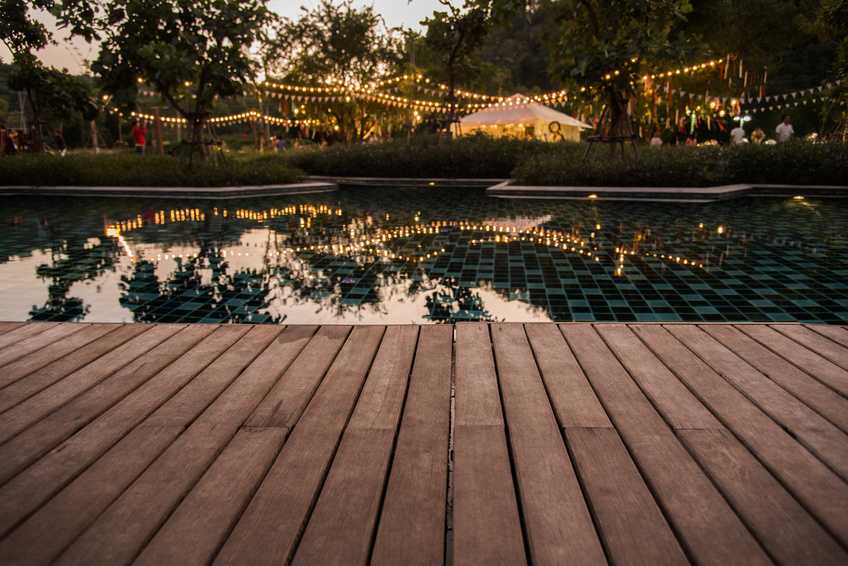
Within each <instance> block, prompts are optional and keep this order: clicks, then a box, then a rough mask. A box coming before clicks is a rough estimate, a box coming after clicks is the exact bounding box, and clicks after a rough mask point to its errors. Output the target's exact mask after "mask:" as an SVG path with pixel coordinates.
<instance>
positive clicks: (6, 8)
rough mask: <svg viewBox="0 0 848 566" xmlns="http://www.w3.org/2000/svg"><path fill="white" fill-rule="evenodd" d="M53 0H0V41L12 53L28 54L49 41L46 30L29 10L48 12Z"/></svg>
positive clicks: (13, 54)
mask: <svg viewBox="0 0 848 566" xmlns="http://www.w3.org/2000/svg"><path fill="white" fill-rule="evenodd" d="M53 7H54V2H53V0H0V41H2V42H3V44H4V45H5V46H6V48H7V49H8V50H9V51H10V52H11V53H12V56H13V57H14V56H15V55H17V54H19V53H28V52H30V51H32V50H35V49H41V48H42V47H45V46H46V45H47V44H48V43H50V41H51V39H52V38H51V36H50V33H49V32H48V31H47V28H46V27H45V26H44V24H42V23H41V22H39V21H38V20H36V19H35V18H34V17H33V16H32V13H31V12H30V10H32V9H36V10H49V9H51V8H53Z"/></svg>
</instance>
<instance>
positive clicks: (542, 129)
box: [458, 94, 591, 142]
mask: <svg viewBox="0 0 848 566" xmlns="http://www.w3.org/2000/svg"><path fill="white" fill-rule="evenodd" d="M552 122H557V123H559V126H560V133H561V134H562V138H560V137H559V136H558V135H556V134H552V133H551V130H550V124H551V123H552ZM554 128H556V126H554ZM588 128H591V126H589V125H588V124H584V123H583V122H581V121H580V120H576V119H574V118H572V117H571V116H569V115H568V114H563V113H562V112H557V111H556V110H554V109H553V108H548V107H547V106H543V105H541V104H539V103H538V102H533V101H532V100H530V99H529V98H527V97H524V96H521V95H520V94H516V95H513V96H511V97H509V98H508V99H507V100H506V101H504V102H503V103H500V104H494V105H492V106H489V107H488V108H485V109H483V110H481V111H479V112H475V113H474V114H469V115H468V116H465V117H464V118H462V119H461V120H460V121H459V126H458V131H459V132H460V133H463V134H471V133H475V132H484V133H486V134H489V135H491V136H494V137H518V138H534V139H539V140H544V141H560V139H565V140H566V141H578V142H579V141H580V130H583V129H588Z"/></svg>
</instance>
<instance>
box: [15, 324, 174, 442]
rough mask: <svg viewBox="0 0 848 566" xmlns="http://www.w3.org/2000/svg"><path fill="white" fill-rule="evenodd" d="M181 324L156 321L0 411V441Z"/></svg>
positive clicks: (119, 366)
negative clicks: (123, 341) (88, 362)
mask: <svg viewBox="0 0 848 566" xmlns="http://www.w3.org/2000/svg"><path fill="white" fill-rule="evenodd" d="M182 328H183V327H182V326H177V325H170V324H168V325H157V326H154V327H152V328H151V329H150V330H149V331H147V332H143V333H142V334H140V335H139V336H137V337H136V338H134V339H132V340H130V341H129V342H126V343H125V344H123V345H122V346H120V347H118V348H116V349H114V350H112V351H111V352H110V353H109V354H107V355H106V356H103V357H101V358H98V359H97V360H95V361H94V362H93V363H91V364H89V365H88V366H86V367H83V368H81V369H78V370H77V371H75V372H74V373H72V374H71V375H69V376H67V377H66V378H65V379H62V380H60V381H58V382H56V383H54V384H53V385H51V386H50V387H48V388H46V389H44V390H42V391H41V392H39V393H37V394H36V395H33V396H32V397H30V398H29V399H27V400H26V401H24V402H23V403H21V404H19V405H15V406H14V407H12V408H11V409H9V410H8V411H6V412H5V413H3V414H0V442H5V441H7V440H9V439H10V438H11V437H12V436H14V435H16V434H17V433H19V432H21V431H22V430H24V429H25V428H26V427H28V426H30V425H32V424H34V423H36V422H38V421H39V420H40V419H42V418H44V417H45V416H46V415H48V414H50V413H51V412H53V411H54V410H56V409H57V408H59V407H61V406H62V405H64V404H65V403H67V402H68V401H70V400H71V399H73V398H74V397H76V396H77V395H80V394H81V393H83V392H84V391H86V390H88V389H90V388H91V387H93V386H94V385H96V384H98V383H100V382H101V381H103V380H104V379H107V378H108V377H109V376H110V375H112V374H113V373H115V372H116V371H118V370H119V369H121V368H122V367H124V366H125V365H127V364H128V363H130V362H131V361H133V360H134V359H136V358H137V357H139V356H143V355H144V354H145V353H147V352H148V351H150V350H151V349H153V348H155V347H156V346H157V345H159V344H161V343H162V342H164V341H165V340H167V339H168V338H170V337H171V336H173V335H174V334H176V333H177V332H179V331H180V330H181V329H182Z"/></svg>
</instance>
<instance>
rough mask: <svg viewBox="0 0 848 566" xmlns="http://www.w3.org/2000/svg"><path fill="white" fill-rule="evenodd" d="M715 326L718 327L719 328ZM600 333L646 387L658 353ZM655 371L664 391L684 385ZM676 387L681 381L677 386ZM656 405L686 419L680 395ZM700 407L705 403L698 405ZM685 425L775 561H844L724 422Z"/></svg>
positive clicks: (606, 330) (618, 333) (613, 331)
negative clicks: (804, 543) (645, 375)
mask: <svg viewBox="0 0 848 566" xmlns="http://www.w3.org/2000/svg"><path fill="white" fill-rule="evenodd" d="M709 327H710V328H713V327H715V328H718V326H713V325H709ZM596 328H597V329H598V331H599V332H600V333H601V334H602V335H603V337H604V339H605V340H606V342H607V344H608V345H609V346H610V348H611V349H612V350H613V351H614V352H615V353H616V355H617V356H618V357H619V359H620V360H621V362H622V364H623V365H624V366H625V368H626V369H627V370H628V371H629V372H630V374H631V375H632V376H633V377H634V379H635V380H636V381H637V382H638V383H639V384H640V385H642V377H643V373H644V371H645V370H644V368H645V367H646V366H647V367H650V366H652V365H653V364H654V361H653V360H656V358H655V356H654V354H653V353H652V352H651V351H650V350H648V349H647V347H645V346H644V344H642V343H641V342H640V341H639V339H638V338H637V337H636V336H635V335H634V334H633V333H632V332H631V331H630V330H629V329H624V330H619V328H616V327H611V326H610V325H603V326H600V325H599V326H597V327H596ZM634 340H635V341H639V343H640V344H642V349H640V348H638V347H636V346H635V345H630V346H629V347H627V348H625V347H624V346H623V344H624V343H629V342H632V341H634ZM668 340H671V341H674V338H673V337H671V336H668ZM628 352H629V354H628ZM663 367H665V366H663ZM654 371H656V375H657V376H660V375H661V376H663V381H661V382H657V383H656V385H657V387H663V386H664V383H665V380H668V381H669V383H668V387H679V386H680V385H681V383H680V381H679V380H678V379H677V377H676V376H674V375H673V374H671V373H670V372H668V370H667V369H666V370H665V371H661V370H654ZM672 380H673V381H672ZM673 382H677V385H675V384H674V383H673ZM653 401H654V405H655V406H656V408H657V410H658V411H659V412H660V413H661V414H662V415H663V416H664V417H665V418H666V420H669V421H670V416H671V415H678V416H679V415H680V414H681V413H680V408H681V407H680V401H681V397H679V396H666V395H659V396H654V397H653ZM695 402H697V403H698V404H700V402H699V401H697V400H696V401H695ZM696 422H697V421H695V422H693V424H696ZM680 424H681V426H680V427H679V428H677V430H676V434H677V436H678V438H680V439H681V441H682V442H683V443H684V444H685V445H686V447H687V448H688V449H689V452H690V453H692V454H693V456H694V457H695V459H696V460H697V461H698V462H699V463H700V464H701V466H702V467H703V468H704V469H705V470H706V472H707V475H708V476H709V477H710V478H711V479H712V480H713V482H714V483H716V485H717V486H718V488H719V489H720V490H721V492H722V493H723V494H724V496H725V497H726V498H727V499H728V500H729V501H730V502H731V504H732V505H733V508H734V510H735V511H736V513H737V514H738V515H739V516H740V517H741V518H742V519H743V521H745V524H746V525H748V527H749V528H750V529H751V530H752V531H753V532H754V533H755V534H756V536H757V538H758V540H759V541H760V542H761V544H763V546H764V547H765V549H766V550H767V551H768V552H769V555H770V556H772V557H776V558H778V562H781V563H787V564H793V563H804V561H799V560H797V559H798V558H801V557H804V556H811V557H816V558H817V559H818V558H822V559H824V558H827V559H828V560H829V559H830V558H829V557H831V556H838V553H834V552H833V546H834V544H835V543H834V539H833V538H832V537H830V536H829V535H828V534H827V533H826V532H825V531H824V529H822V528H821V526H820V525H819V524H818V523H817V522H816V521H815V519H813V518H812V517H811V516H810V515H809V513H807V512H806V511H805V510H804V509H803V508H802V507H801V505H800V504H799V503H798V502H797V501H796V500H795V498H794V497H792V496H791V495H790V494H789V493H788V492H787V491H786V490H785V489H784V488H783V487H782V486H781V485H780V484H779V483H778V482H777V481H776V480H775V479H774V477H773V476H772V475H771V474H770V473H769V472H768V470H766V469H765V468H764V467H763V466H762V464H760V463H759V462H758V461H757V460H756V458H754V457H753V456H752V455H751V453H750V452H748V450H747V449H746V448H745V447H744V446H742V444H741V443H740V442H739V441H738V440H736V438H735V437H733V435H732V434H731V433H730V432H728V431H727V430H726V429H725V428H724V426H723V425H721V423H717V422H716V423H714V424H713V425H712V426H710V427H705V428H698V427H686V426H685V425H686V423H685V422H681V423H680ZM704 424H708V423H704ZM716 425H717V426H716ZM798 540H808V541H809V544H811V545H816V548H815V549H804V548H797V547H796V542H797V541H798ZM817 562H818V561H817V560H816V561H812V562H808V563H817ZM824 563H827V560H825V561H824Z"/></svg>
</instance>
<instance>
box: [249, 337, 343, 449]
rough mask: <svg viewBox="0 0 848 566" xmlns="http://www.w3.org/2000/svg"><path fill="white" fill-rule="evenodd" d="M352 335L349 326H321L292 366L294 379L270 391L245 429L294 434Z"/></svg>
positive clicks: (289, 379)
mask: <svg viewBox="0 0 848 566" xmlns="http://www.w3.org/2000/svg"><path fill="white" fill-rule="evenodd" d="M350 331H351V327H350V326H322V327H321V329H320V330H319V331H318V333H317V334H315V336H313V338H312V340H310V341H309V345H308V346H307V347H306V350H305V351H304V352H303V355H301V356H300V357H299V358H298V360H297V362H296V363H295V364H294V365H293V366H292V371H291V375H286V376H285V379H282V380H280V381H279V382H278V383H277V384H276V385H275V386H274V388H273V389H271V392H270V393H268V395H267V396H266V397H265V399H263V400H262V402H261V403H260V404H259V406H258V407H256V409H255V410H254V411H253V414H251V415H250V418H249V419H247V422H246V423H245V426H247V427H252V428H262V427H279V428H285V429H286V430H287V431H291V429H292V428H293V427H294V425H295V423H296V422H297V421H298V420H299V419H300V417H301V415H302V414H303V410H304V409H305V408H306V405H307V404H308V403H309V400H310V399H312V396H313V395H314V394H315V390H316V389H318V386H319V385H320V384H321V380H322V379H323V378H324V375H325V374H326V373H327V370H328V369H329V368H330V365H331V364H332V363H333V360H334V359H335V357H336V355H338V353H339V350H341V348H342V346H344V343H345V341H346V340H347V339H348V336H349V334H350ZM287 434H288V433H287Z"/></svg>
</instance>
